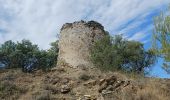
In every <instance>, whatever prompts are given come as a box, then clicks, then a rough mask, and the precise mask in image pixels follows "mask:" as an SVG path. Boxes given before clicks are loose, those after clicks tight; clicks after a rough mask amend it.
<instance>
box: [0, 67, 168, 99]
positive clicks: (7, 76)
mask: <svg viewBox="0 0 170 100" xmlns="http://www.w3.org/2000/svg"><path fill="white" fill-rule="evenodd" d="M169 98H170V80H168V79H156V78H142V77H136V78H131V77H128V76H125V75H123V74H120V73H118V72H117V73H113V72H112V73H111V72H109V73H108V72H107V73H104V72H103V73H102V72H101V71H99V70H97V69H95V68H94V69H90V70H89V69H87V68H83V67H82V68H80V69H74V68H70V67H68V68H57V69H53V70H51V71H50V72H47V73H43V72H41V71H37V72H35V73H32V74H29V73H27V74H26V73H23V72H21V71H20V70H19V69H16V70H12V69H11V70H3V71H1V72H0V99H1V100H169Z"/></svg>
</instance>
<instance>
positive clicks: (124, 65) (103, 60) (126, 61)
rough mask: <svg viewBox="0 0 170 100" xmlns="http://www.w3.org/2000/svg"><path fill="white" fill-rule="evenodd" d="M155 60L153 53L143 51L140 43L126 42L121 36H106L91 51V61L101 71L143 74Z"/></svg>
mask: <svg viewBox="0 0 170 100" xmlns="http://www.w3.org/2000/svg"><path fill="white" fill-rule="evenodd" d="M155 59H156V57H155V55H154V53H153V52H152V51H151V50H149V51H145V50H144V48H143V44H142V43H140V42H137V41H128V40H126V39H123V38H122V36H121V35H115V36H114V37H111V36H109V35H108V36H106V37H104V38H103V39H101V40H99V41H97V42H96V43H95V44H94V46H93V47H92V50H91V61H92V62H93V63H94V65H95V66H96V67H99V68H100V69H102V70H123V71H125V72H135V73H144V71H145V68H149V67H150V66H151V65H152V64H154V62H155Z"/></svg>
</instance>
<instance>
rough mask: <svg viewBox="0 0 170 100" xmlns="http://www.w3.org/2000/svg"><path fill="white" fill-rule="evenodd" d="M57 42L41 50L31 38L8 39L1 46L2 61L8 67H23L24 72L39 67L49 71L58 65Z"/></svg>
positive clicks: (0, 57) (0, 60)
mask: <svg viewBox="0 0 170 100" xmlns="http://www.w3.org/2000/svg"><path fill="white" fill-rule="evenodd" d="M57 42H58V41H56V42H53V43H51V48H50V49H49V50H40V49H39V47H38V46H37V45H35V44H33V43H31V42H30V41H29V40H22V41H21V42H17V43H15V42H13V41H11V40H9V41H6V42H5V43H4V44H2V45H1V47H0V63H1V64H2V65H4V66H5V67H6V68H22V71H24V72H33V71H34V70H37V69H42V70H43V71H47V70H48V69H50V68H51V67H53V66H55V65H56V62H57V56H58V46H57Z"/></svg>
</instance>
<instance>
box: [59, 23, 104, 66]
mask: <svg viewBox="0 0 170 100" xmlns="http://www.w3.org/2000/svg"><path fill="white" fill-rule="evenodd" d="M105 35H107V34H106V32H105V30H104V27H103V26H102V25H101V24H100V23H97V22H95V21H89V22H85V21H78V22H74V23H66V24H64V25H63V27H62V28H61V32H60V39H59V57H58V66H60V65H61V64H62V63H67V64H68V65H69V66H71V67H74V68H76V67H78V66H89V67H91V66H92V63H91V62H90V58H89V57H90V48H91V46H92V45H93V43H94V42H95V41H97V40H100V39H101V38H102V37H104V36H105Z"/></svg>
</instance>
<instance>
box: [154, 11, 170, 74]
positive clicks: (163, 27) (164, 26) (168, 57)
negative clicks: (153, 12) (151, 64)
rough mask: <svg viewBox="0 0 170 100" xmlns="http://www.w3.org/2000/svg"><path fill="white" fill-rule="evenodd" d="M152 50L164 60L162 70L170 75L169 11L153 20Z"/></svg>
mask: <svg viewBox="0 0 170 100" xmlns="http://www.w3.org/2000/svg"><path fill="white" fill-rule="evenodd" d="M153 50H154V51H155V53H156V54H157V56H158V57H161V58H163V59H164V63H163V68H164V69H165V70H166V71H167V72H169V73H170V9H169V11H168V12H166V13H164V12H162V13H161V14H160V15H158V16H156V17H155V18H154V30H153Z"/></svg>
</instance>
